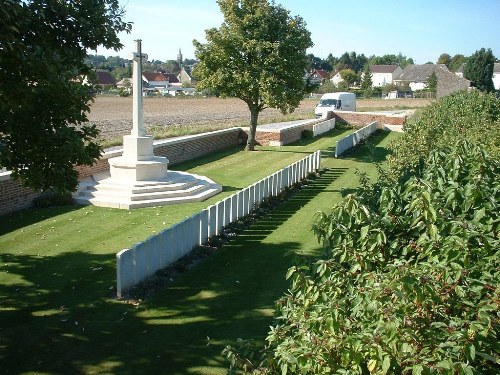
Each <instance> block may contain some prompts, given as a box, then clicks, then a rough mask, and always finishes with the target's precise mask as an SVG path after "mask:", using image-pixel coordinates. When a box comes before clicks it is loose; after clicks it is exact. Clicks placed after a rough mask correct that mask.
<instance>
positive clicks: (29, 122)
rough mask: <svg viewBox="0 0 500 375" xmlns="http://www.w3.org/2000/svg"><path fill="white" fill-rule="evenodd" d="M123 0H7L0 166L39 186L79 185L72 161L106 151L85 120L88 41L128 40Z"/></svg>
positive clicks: (0, 59)
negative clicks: (122, 33)
mask: <svg viewBox="0 0 500 375" xmlns="http://www.w3.org/2000/svg"><path fill="white" fill-rule="evenodd" d="M123 15H124V11H123V9H122V8H120V6H119V2H118V0H103V1H98V2H97V1H90V2H89V1H58V0H44V1H29V0H26V1H24V0H23V1H21V0H4V1H3V2H2V7H1V9H0V17H1V22H0V34H1V35H2V38H1V39H0V166H1V167H6V168H7V169H9V170H11V171H12V175H13V177H14V178H20V179H21V181H22V182H23V183H24V184H25V185H26V186H28V187H31V188H33V189H35V190H55V191H59V192H68V191H72V190H74V189H75V188H76V185H77V172H76V171H75V170H74V165H85V164H87V165H90V164H92V163H93V161H94V160H95V158H97V157H98V156H99V155H100V151H101V150H100V147H99V146H98V144H97V143H96V142H95V137H96V136H97V129H96V128H95V127H93V126H89V125H87V124H85V122H86V121H87V112H88V111H89V107H88V103H89V101H90V100H91V99H92V95H91V93H90V91H89V86H87V85H85V84H83V77H85V76H87V75H88V74H89V73H90V68H89V67H88V66H87V65H86V64H84V59H85V57H86V55H87V52H86V51H87V50H88V49H96V48H97V46H99V45H102V46H104V47H106V48H114V49H115V50H118V49H119V48H121V47H122V45H121V44H120V41H119V39H118V36H117V33H118V32H120V31H129V30H130V27H131V25H130V24H129V23H126V22H124V21H123V20H122V17H123Z"/></svg>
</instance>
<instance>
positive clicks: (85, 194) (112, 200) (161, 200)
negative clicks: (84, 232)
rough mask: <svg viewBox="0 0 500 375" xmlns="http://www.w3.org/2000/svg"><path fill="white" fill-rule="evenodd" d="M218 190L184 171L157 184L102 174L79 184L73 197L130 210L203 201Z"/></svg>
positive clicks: (80, 201) (95, 203) (217, 187)
mask: <svg viewBox="0 0 500 375" xmlns="http://www.w3.org/2000/svg"><path fill="white" fill-rule="evenodd" d="M221 191H222V187H221V186H220V185H218V184H216V183H215V182H213V181H212V180H210V179H208V178H206V177H203V176H198V175H194V174H189V173H186V172H176V171H171V172H170V171H169V172H168V173H167V176H166V177H165V178H163V179H161V180H158V181H133V182H128V183H127V182H122V181H120V180H117V179H112V178H110V176H109V174H107V175H106V174H101V175H96V176H93V177H91V178H87V179H86V180H84V181H81V182H80V184H79V188H78V190H77V192H76V193H75V194H74V195H73V198H74V201H75V203H77V204H83V205H95V206H101V207H114V208H122V209H132V208H140V207H151V206H160V205H168V204H178V203H188V202H197V201H203V200H205V199H207V198H210V197H211V196H213V195H215V194H217V193H219V192H221Z"/></svg>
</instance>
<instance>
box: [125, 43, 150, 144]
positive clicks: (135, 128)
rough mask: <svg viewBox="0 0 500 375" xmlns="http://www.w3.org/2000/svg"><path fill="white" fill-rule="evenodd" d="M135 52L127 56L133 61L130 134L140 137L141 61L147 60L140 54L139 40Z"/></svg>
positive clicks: (141, 133) (141, 130) (142, 133)
mask: <svg viewBox="0 0 500 375" xmlns="http://www.w3.org/2000/svg"><path fill="white" fill-rule="evenodd" d="M135 46H136V47H135V52H132V53H131V54H130V55H129V59H130V60H133V62H134V63H133V64H134V65H133V83H132V88H133V111H132V114H133V123H132V124H133V125H132V132H131V133H130V134H131V135H133V136H136V137H142V136H143V135H144V134H145V130H144V121H143V105H142V95H143V94H142V60H143V59H146V60H147V58H148V55H147V54H145V53H142V52H141V40H140V39H138V40H136V41H135Z"/></svg>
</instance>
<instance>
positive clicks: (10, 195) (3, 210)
mask: <svg viewBox="0 0 500 375" xmlns="http://www.w3.org/2000/svg"><path fill="white" fill-rule="evenodd" d="M246 137H247V135H246V133H245V132H244V131H242V130H241V129H239V128H234V129H228V130H221V131H216V132H211V133H205V134H200V135H195V136H186V137H179V138H173V139H168V140H165V141H162V142H159V143H158V144H155V146H154V152H155V155H158V156H165V157H167V158H168V160H169V165H174V164H178V163H181V162H183V161H187V160H192V159H196V158H198V157H201V156H204V155H208V154H210V153H213V152H215V151H220V150H224V149H227V148H231V147H234V146H237V145H239V144H243V143H245V142H246ZM120 154H121V151H119V152H111V153H107V154H105V155H104V156H103V157H102V158H101V159H99V160H97V161H96V162H95V163H94V164H93V165H92V166H79V167H77V168H76V170H77V171H78V173H79V175H80V178H85V177H89V176H91V175H93V174H95V173H101V172H107V171H109V163H108V159H109V158H110V157H114V156H118V155H120ZM38 196H40V193H35V192H33V191H32V190H30V189H27V188H25V187H23V186H21V184H20V183H19V182H18V181H15V180H12V179H10V178H4V179H3V180H0V215H5V214H8V213H11V212H14V211H19V210H22V209H26V208H29V207H31V206H32V205H33V199H35V198H36V197H38Z"/></svg>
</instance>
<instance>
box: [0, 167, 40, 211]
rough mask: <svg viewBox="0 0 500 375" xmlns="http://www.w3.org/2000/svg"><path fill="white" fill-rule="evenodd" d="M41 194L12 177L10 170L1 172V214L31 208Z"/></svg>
mask: <svg viewBox="0 0 500 375" xmlns="http://www.w3.org/2000/svg"><path fill="white" fill-rule="evenodd" d="M40 195H41V194H40V193H35V192H34V191H33V190H31V189H29V188H26V187H24V186H22V185H21V184H20V183H19V181H17V180H14V179H12V178H11V177H10V172H2V173H0V215H3V214H7V213H10V212H14V211H19V210H24V209H26V208H29V207H31V206H32V205H33V200H34V199H36V198H37V197H39V196H40Z"/></svg>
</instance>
